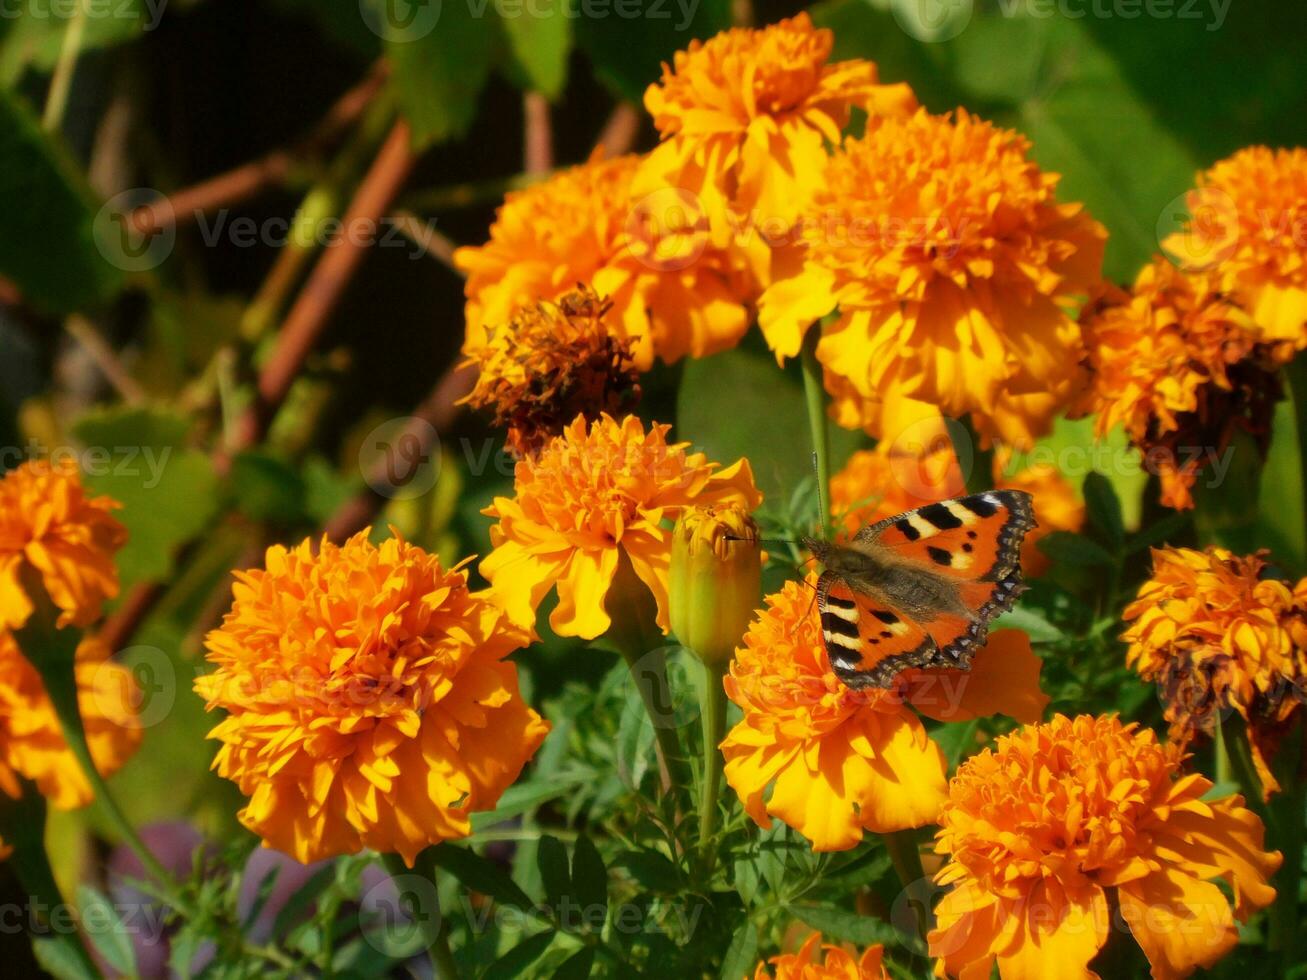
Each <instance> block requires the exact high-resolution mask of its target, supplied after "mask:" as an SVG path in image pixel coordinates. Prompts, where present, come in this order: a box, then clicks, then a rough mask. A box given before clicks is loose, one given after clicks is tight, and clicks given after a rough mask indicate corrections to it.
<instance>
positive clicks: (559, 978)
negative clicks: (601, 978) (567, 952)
mask: <svg viewBox="0 0 1307 980" xmlns="http://www.w3.org/2000/svg"><path fill="white" fill-rule="evenodd" d="M594 965H595V950H594V947H593V946H587V947H586V948H585V949H583V950H581V952H579V953H576V954H575V955H573V956H569V957H568V958H567V959H566V960H564V961H563V965H562V966H560V967H559V968H558V969H557V970H555V971H554V980H587V978H588V977H589V976H590V971H591V969H593V968H594Z"/></svg>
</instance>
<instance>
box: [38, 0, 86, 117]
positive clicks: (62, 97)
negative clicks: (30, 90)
mask: <svg viewBox="0 0 1307 980" xmlns="http://www.w3.org/2000/svg"><path fill="white" fill-rule="evenodd" d="M89 2H90V0H78V3H77V7H76V9H74V10H73V16H72V17H71V18H70V19H69V21H68V26H67V27H66V28H64V37H63V43H62V44H60V46H59V60H58V61H56V62H55V66H54V74H53V75H51V76H50V90H49V91H48V92H47V93H46V97H45V111H44V112H43V113H42V114H41V125H42V126H43V127H44V128H45V130H46V131H47V132H54V131H55V130H57V129H58V128H59V126H60V124H61V123H62V122H63V118H64V110H65V109H67V108H68V93H69V91H70V90H71V89H72V85H73V72H74V71H75V70H76V69H77V58H78V56H79V55H80V54H81V53H82V36H83V34H84V33H85V31H86V7H87V4H88V3H89Z"/></svg>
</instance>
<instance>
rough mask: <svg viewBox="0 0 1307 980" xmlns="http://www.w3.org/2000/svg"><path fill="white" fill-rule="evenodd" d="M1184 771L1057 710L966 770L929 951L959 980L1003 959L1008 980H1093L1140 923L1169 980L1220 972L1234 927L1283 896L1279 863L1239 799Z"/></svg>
mask: <svg viewBox="0 0 1307 980" xmlns="http://www.w3.org/2000/svg"><path fill="white" fill-rule="evenodd" d="M1181 761H1182V756H1181V750H1180V749H1179V747H1178V746H1175V745H1159V744H1158V742H1157V739H1156V738H1155V737H1154V735H1153V733H1152V732H1151V731H1148V730H1140V729H1137V728H1135V727H1134V726H1133V725H1125V724H1122V723H1121V722H1120V721H1119V720H1118V719H1116V718H1114V717H1105V718H1094V717H1090V716H1088V715H1082V716H1080V717H1078V718H1075V719H1070V718H1066V717H1064V716H1062V715H1058V716H1056V717H1054V718H1053V720H1052V721H1050V722H1048V723H1047V724H1043V725H1038V726H1034V727H1031V728H1026V729H1024V730H1022V731H1020V732H1017V733H1014V734H1012V735H1006V736H1002V737H1000V738H999V740H998V744H997V746H996V747H995V748H993V749H985V750H984V751H982V752H981V753H979V754H978V755H976V756H973V757H972V758H971V759H969V760H967V761H966V762H965V763H963V764H962V765H961V766H960V767H959V768H958V772H957V775H956V776H955V777H954V778H953V781H952V783H951V784H950V785H949V791H948V801H947V802H946V803H945V804H944V807H943V812H942V813H941V815H940V831H939V834H938V843H937V845H936V850H937V851H938V852H939V853H940V854H942V855H944V856H946V857H947V858H948V864H947V865H945V867H944V868H943V869H942V870H941V871H940V873H939V875H938V876H937V881H938V882H939V883H940V884H944V885H951V886H952V889H951V891H949V892H948V893H947V894H946V895H945V896H944V898H943V900H942V901H941V902H940V903H939V905H938V906H937V907H936V910H935V912H936V916H937V918H938V928H936V929H935V931H933V932H932V933H931V935H930V949H931V955H932V956H938V957H939V958H940V959H941V960H942V965H943V968H944V970H945V971H947V973H948V974H949V975H950V976H959V977H973V976H974V977H988V976H989V975H990V971H991V970H992V968H993V965H994V963H995V961H997V963H998V968H999V973H1000V975H1001V976H1002V977H1004V978H1005V980H1013V978H1017V977H1031V976H1041V975H1049V973H1050V972H1056V974H1057V975H1058V976H1060V977H1068V978H1069V977H1084V978H1086V980H1088V978H1090V977H1093V976H1096V974H1094V973H1092V972H1091V971H1090V969H1089V962H1090V960H1092V959H1093V958H1094V956H1095V955H1096V954H1097V953H1098V951H1099V949H1101V948H1102V946H1103V944H1104V943H1105V942H1106V941H1107V938H1108V935H1109V932H1110V930H1112V929H1114V928H1115V929H1118V930H1119V929H1122V928H1128V929H1129V931H1130V933H1131V935H1133V936H1134V939H1135V941H1136V942H1137V943H1138V944H1139V945H1140V946H1141V947H1142V948H1143V950H1144V953H1145V954H1147V956H1148V959H1149V961H1150V963H1151V964H1152V975H1153V976H1154V977H1155V978H1157V980H1170V978H1172V977H1182V976H1186V975H1188V974H1189V973H1190V972H1192V971H1193V969H1194V968H1195V967H1198V966H1211V965H1212V964H1213V963H1215V962H1216V961H1217V960H1218V959H1220V958H1221V956H1223V955H1224V954H1225V953H1227V952H1229V950H1230V949H1231V948H1233V946H1234V944H1235V943H1236V942H1237V940H1238V934H1237V932H1236V929H1235V925H1234V920H1235V918H1238V919H1239V920H1240V921H1243V920H1245V919H1247V917H1248V916H1249V915H1250V914H1251V913H1252V912H1253V911H1254V910H1256V909H1258V908H1261V907H1262V906H1265V905H1267V904H1269V903H1270V901H1271V900H1272V899H1273V898H1274V896H1275V890H1274V889H1273V888H1271V887H1270V886H1269V885H1268V884H1267V878H1268V877H1270V875H1271V874H1273V873H1274V872H1275V870H1276V869H1277V868H1278V867H1279V865H1280V855H1279V854H1278V853H1274V852H1272V853H1267V852H1266V851H1264V850H1263V848H1262V825H1261V821H1260V820H1258V819H1257V817H1256V816H1255V815H1254V814H1253V813H1251V812H1250V811H1249V810H1247V809H1246V808H1245V807H1244V805H1243V799H1242V798H1241V797H1239V796H1225V797H1221V798H1219V799H1211V798H1210V797H1208V796H1207V793H1208V790H1210V789H1211V788H1212V784H1211V782H1210V781H1208V780H1207V779H1204V778H1203V777H1202V776H1200V775H1186V774H1184V773H1183V772H1182V771H1181V768H1180V766H1181ZM1218 878H1219V879H1224V880H1225V882H1226V883H1228V885H1229V886H1230V887H1231V889H1232V890H1233V892H1234V897H1235V907H1234V910H1233V913H1232V911H1231V908H1230V903H1229V902H1228V901H1227V900H1226V897H1225V895H1224V894H1223V893H1222V891H1221V889H1220V888H1218V887H1217V885H1216V884H1215V883H1214V881H1215V879H1218ZM1109 892H1110V893H1111V894H1112V896H1113V899H1114V901H1115V903H1116V907H1117V908H1119V910H1120V911H1119V913H1118V914H1119V921H1112V919H1113V917H1112V915H1111V914H1110V912H1109V910H1110V909H1111V908H1112V903H1111V902H1110V901H1109Z"/></svg>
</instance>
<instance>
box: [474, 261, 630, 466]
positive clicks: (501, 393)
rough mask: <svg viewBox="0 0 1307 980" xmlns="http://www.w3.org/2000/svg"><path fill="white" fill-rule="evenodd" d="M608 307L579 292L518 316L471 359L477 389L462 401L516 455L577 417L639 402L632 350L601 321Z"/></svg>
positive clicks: (491, 335)
mask: <svg viewBox="0 0 1307 980" xmlns="http://www.w3.org/2000/svg"><path fill="white" fill-rule="evenodd" d="M610 309H611V304H610V303H609V302H608V301H607V300H605V299H602V298H601V297H600V296H599V294H598V293H596V292H595V291H594V290H592V289H590V288H588V287H586V286H579V287H577V288H576V289H574V290H573V291H572V292H570V293H566V294H565V295H563V296H562V298H560V299H559V301H558V302H557V303H556V304H555V303H549V302H540V303H536V304H534V305H532V306H526V307H523V308H522V309H520V310H518V311H517V313H516V314H514V316H513V318H512V319H511V320H510V321H509V322H508V323H507V324H506V325H504V326H502V327H500V328H499V329H497V330H493V331H490V332H488V333H487V337H486V342H485V343H484V344H483V345H482V346H480V347H477V348H475V349H473V350H472V351H471V352H470V356H469V357H468V361H467V363H468V364H471V365H473V366H475V367H476V368H477V370H478V375H477V382H476V387H475V388H473V390H472V392H471V394H469V395H468V396H467V397H466V398H464V399H463V401H464V402H467V403H470V404H472V405H473V406H475V407H477V408H489V409H491V410H493V411H494V413H495V424H496V425H499V426H502V427H504V428H507V429H508V445H509V447H510V448H512V449H513V450H515V451H517V452H518V453H519V454H527V453H532V452H535V451H536V450H538V449H539V448H540V447H541V446H543V445H544V444H545V443H546V442H548V441H549V440H550V439H552V438H553V437H554V436H557V435H561V434H562V431H563V429H564V428H565V427H566V426H567V423H569V422H571V421H572V419H574V418H576V416H577V415H578V414H581V415H584V416H585V417H586V418H587V419H594V418H596V417H597V416H598V415H599V414H600V413H602V412H608V413H609V414H611V415H624V414H626V412H628V411H629V410H630V409H631V408H632V407H634V404H635V402H636V401H637V400H638V399H639V397H640V385H639V382H638V378H639V372H638V371H637V370H636V368H635V363H634V361H633V360H632V358H631V343H630V341H629V340H624V339H622V338H621V337H617V336H615V335H614V334H613V333H612V331H611V330H609V328H608V326H607V324H606V323H605V322H604V317H605V315H606V314H607V313H608V311H609V310H610Z"/></svg>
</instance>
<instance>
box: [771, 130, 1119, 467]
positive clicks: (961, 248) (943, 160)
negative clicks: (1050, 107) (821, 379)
mask: <svg viewBox="0 0 1307 980" xmlns="http://www.w3.org/2000/svg"><path fill="white" fill-rule="evenodd" d="M1028 150H1029V142H1028V141H1027V140H1026V139H1025V138H1024V137H1022V136H1020V135H1019V134H1017V133H1015V132H1012V131H1010V130H1004V129H999V128H998V127H996V126H994V125H992V124H991V123H988V122H986V121H984V120H982V119H978V118H976V117H974V116H971V115H969V114H968V113H967V112H966V111H964V110H958V112H957V115H956V117H949V116H933V115H930V114H929V113H927V112H925V111H924V110H921V111H918V112H917V113H916V114H915V115H913V116H912V117H911V118H907V119H897V118H893V117H889V118H883V119H878V120H872V121H871V122H870V123H869V124H868V130H867V134H866V136H864V137H863V138H862V139H850V140H846V141H845V143H844V145H843V147H842V148H841V149H840V150H839V151H838V152H837V153H836V154H835V155H834V156H833V157H832V158H831V161H830V164H829V165H828V166H827V168H826V173H825V180H824V181H823V184H822V186H821V187H820V188H819V189H818V190H817V192H816V193H815V195H814V197H813V201H812V203H811V205H810V206H809V207H808V208H807V210H806V211H805V215H804V217H803V219H802V222H803V236H802V237H803V240H802V244H801V245H800V246H798V247H797V248H796V254H795V255H793V256H792V257H790V258H789V259H788V260H787V263H788V268H787V277H785V278H780V279H778V280H777V281H775V282H773V283H772V285H771V286H770V287H769V288H768V290H767V292H766V293H764V295H763V297H762V299H761V300H760V303H759V323H760V325H761V326H762V329H763V331H764V333H765V334H766V336H767V339H768V342H769V343H770V344H771V347H772V349H773V350H774V351H776V353H777V356H778V357H788V356H792V355H794V354H796V353H797V352H798V350H799V346H800V343H801V340H802V338H803V334H804V332H805V331H806V330H807V328H808V326H809V325H810V324H811V323H813V321H815V320H818V319H819V318H821V317H823V316H825V315H826V314H828V313H830V312H831V311H832V310H834V309H836V308H838V309H839V313H840V315H839V317H838V318H837V319H836V320H835V321H834V322H833V323H831V324H830V325H829V326H827V327H825V328H824V329H823V334H822V338H821V342H820V343H819V345H818V347H817V357H818V359H819V360H820V361H821V362H822V364H823V365H824V367H825V369H826V372H827V375H828V378H829V377H830V376H834V377H835V378H837V379H840V380H841V381H842V382H843V384H842V385H834V386H833V387H834V389H835V390H834V394H835V395H836V396H837V398H839V399H840V400H841V401H842V402H846V403H847V402H850V401H853V402H854V404H851V405H850V404H844V405H842V406H840V407H837V410H836V417H837V419H839V420H840V421H841V422H845V423H847V422H848V421H850V420H852V419H853V418H856V419H857V420H858V421H861V422H862V423H863V424H864V425H866V426H867V427H868V428H869V430H870V431H872V433H873V434H882V433H883V431H884V425H885V423H886V422H890V423H895V424H902V422H903V420H902V419H901V418H900V417H899V416H901V415H902V414H903V412H904V411H905V410H906V409H911V410H912V411H915V412H916V413H917V414H918V415H929V414H931V413H934V414H938V412H940V411H942V412H943V413H944V414H945V415H948V416H950V417H954V418H960V417H961V416H963V415H965V414H970V415H971V417H972V419H973V421H974V422H975V424H976V426H977V428H978V429H979V430H980V431H981V432H983V433H985V434H986V435H993V434H996V433H998V432H999V427H1000V425H1002V426H1003V427H1004V428H1006V429H1007V430H1008V431H1006V432H1003V433H1002V434H1003V435H1004V436H1005V438H1007V439H1008V441H1011V442H1016V443H1018V444H1021V445H1027V444H1029V443H1030V442H1031V441H1033V439H1034V437H1035V436H1037V435H1039V434H1041V433H1042V432H1044V431H1045V430H1046V429H1047V426H1048V424H1049V422H1050V420H1051V415H1052V410H1053V409H1055V408H1056V407H1057V404H1058V403H1059V402H1061V403H1063V404H1064V403H1065V400H1066V399H1067V398H1068V397H1069V395H1070V393H1071V388H1072V384H1073V382H1074V381H1075V380H1076V377H1077V370H1078V368H1077V364H1076V361H1077V358H1078V355H1079V351H1080V329H1079V327H1078V326H1077V324H1076V321H1075V319H1074V318H1073V317H1071V316H1070V315H1069V314H1068V312H1067V308H1068V306H1069V305H1070V304H1072V303H1073V302H1075V301H1076V300H1077V299H1078V298H1079V297H1080V296H1081V295H1082V294H1085V293H1087V292H1088V291H1089V289H1090V288H1091V287H1092V286H1094V285H1095V284H1096V283H1097V282H1098V279H1099V267H1100V264H1101V261H1102V253H1103V243H1104V240H1105V238H1106V232H1105V231H1104V230H1103V228H1102V226H1100V225H1099V224H1098V223H1097V222H1096V221H1094V220H1093V219H1091V218H1090V217H1089V216H1088V215H1087V214H1086V213H1085V212H1084V211H1083V209H1082V208H1081V206H1080V205H1078V204H1059V203H1058V202H1057V201H1056V199H1055V197H1054V191H1055V188H1056V186H1057V181H1058V178H1057V176H1056V175H1055V174H1046V173H1044V172H1042V171H1041V170H1040V169H1039V167H1038V166H1036V165H1035V164H1034V163H1033V162H1032V161H1030V160H1029V159H1028V158H1027V151H1028ZM779 261H780V260H779V259H778V262H779ZM782 264H784V263H782ZM1030 396H1036V397H1035V401H1033V402H1031V401H1028V400H1027V399H1029V398H1030ZM857 402H862V403H870V404H869V405H867V406H866V407H865V408H863V409H861V410H858V409H857V404H856V403H857ZM903 402H907V403H914V402H915V403H916V404H915V405H911V404H908V405H906V406H901V407H895V408H894V409H893V411H892V414H891V415H890V416H889V418H888V419H887V418H885V417H884V415H885V412H886V406H899V405H900V403H903ZM923 403H924V404H923Z"/></svg>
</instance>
